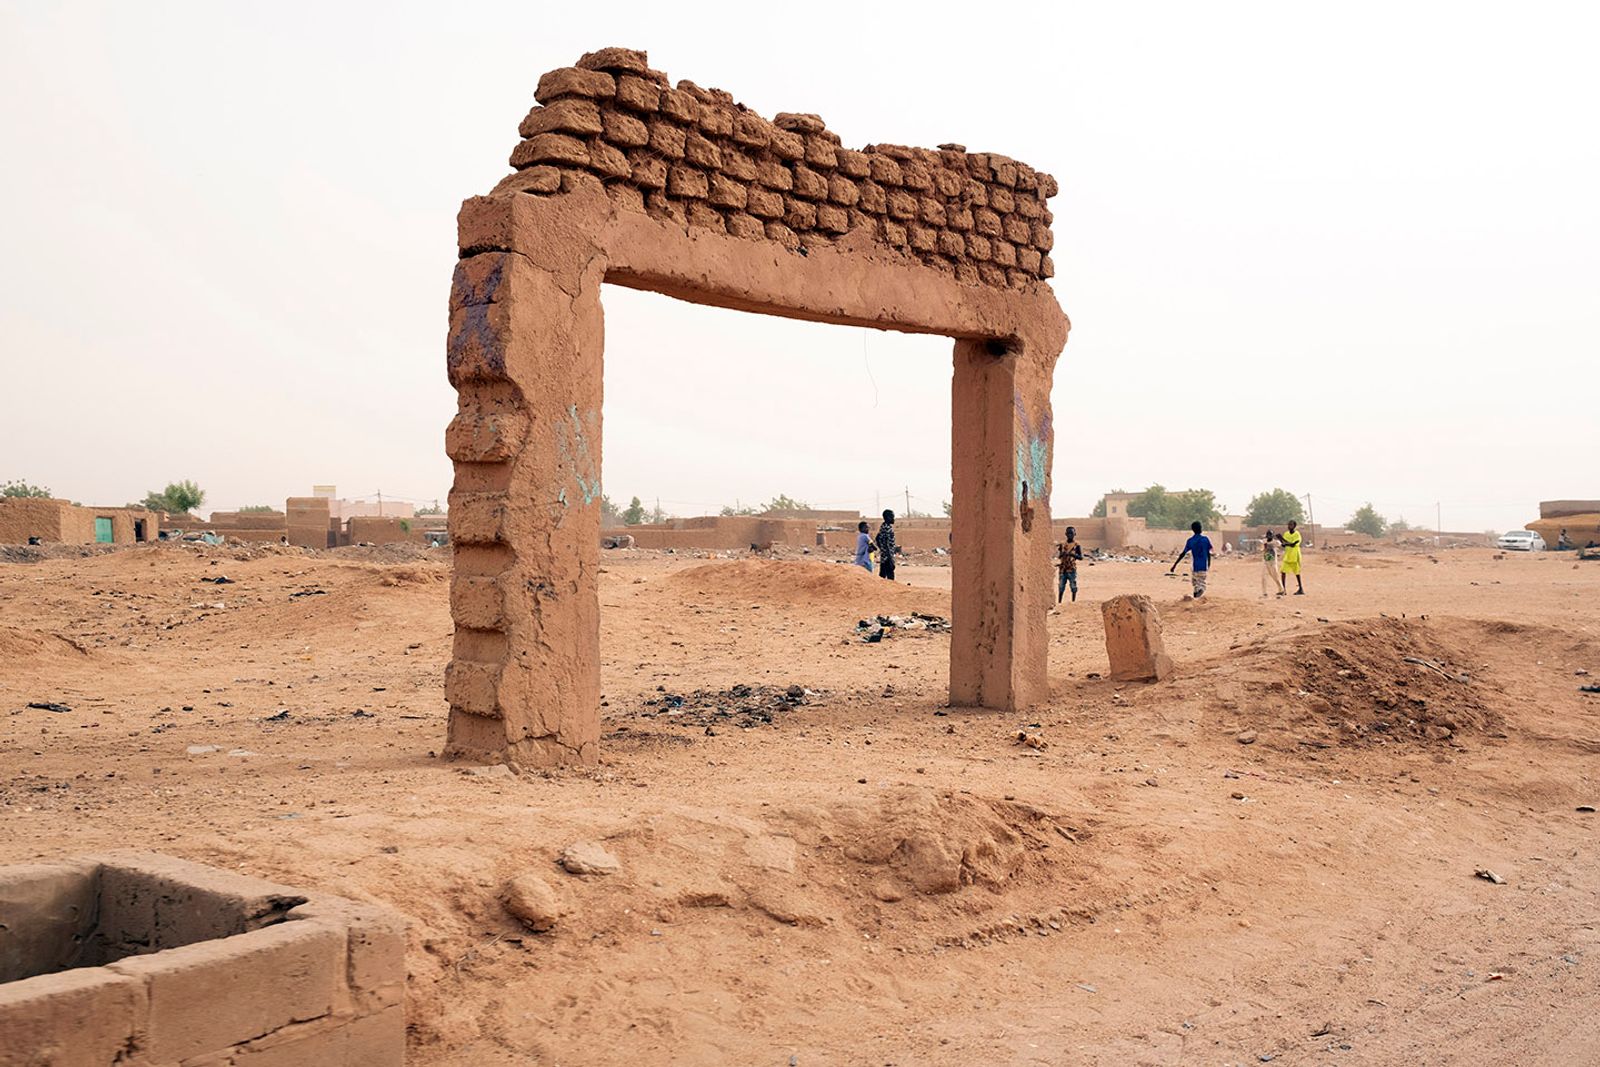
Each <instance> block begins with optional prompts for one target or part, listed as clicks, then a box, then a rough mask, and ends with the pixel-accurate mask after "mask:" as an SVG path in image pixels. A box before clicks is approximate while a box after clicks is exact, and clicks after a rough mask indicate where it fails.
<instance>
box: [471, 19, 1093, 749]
mask: <svg viewBox="0 0 1600 1067" xmlns="http://www.w3.org/2000/svg"><path fill="white" fill-rule="evenodd" d="M534 95H535V97H536V99H537V100H538V101H539V103H540V105H542V106H539V107H535V108H534V109H533V110H532V111H531V112H530V113H529V115H528V117H527V118H526V119H524V120H523V123H522V126H521V133H522V136H523V138H524V139H523V140H522V142H521V143H520V144H519V145H517V147H516V149H515V151H514V152H513V153H512V156H511V163H512V166H513V167H514V168H516V170H515V173H513V174H512V175H510V176H509V177H507V178H506V179H505V180H503V181H502V182H500V184H499V185H497V186H496V187H495V188H494V190H493V191H491V193H490V194H489V195H488V196H482V197H474V198H472V199H470V200H468V201H466V202H465V203H464V204H463V205H462V209H461V214H460V217H459V228H460V233H459V241H460V254H461V260H460V263H459V264H458V265H457V267H456V271H455V277H454V281H453V283H452V286H451V291H450V332H449V341H448V365H449V375H450V382H451V384H452V385H454V386H455V388H456V390H457V392H458V398H459V410H458V414H457V415H456V417H455V419H454V420H453V421H452V422H451V424H450V427H449V429H448V430H447V431H446V436H445V447H446V451H447V452H448V453H449V455H450V458H451V459H452V460H453V461H454V464H455V484H454V487H453V488H452V490H451V493H450V534H451V541H452V543H453V544H454V546H455V549H454V551H455V574H454V580H453V583H452V586H451V594H450V603H451V613H452V615H453V617H454V621H455V644H454V649H453V656H452V659H451V661H450V664H449V666H448V668H447V669H446V673H445V695H446V698H447V700H448V702H449V704H450V726H449V744H448V748H449V751H450V752H452V753H453V754H456V755H461V756H467V757H471V758H484V759H496V760H510V761H513V762H517V763H520V764H525V765H548V764H556V763H568V762H590V761H593V760H594V759H595V758H596V756H597V752H596V747H597V744H598V740H599V733H600V716H599V703H600V658H599V651H600V617H599V616H600V608H599V596H598V569H599V551H600V549H599V543H600V537H599V533H600V455H601V394H602V360H603V344H604V342H603V320H602V312H601V304H600V294H601V285H602V283H604V282H610V283H613V284H616V285H623V286H628V287H630V288H636V289H648V290H652V291H655V292H659V293H664V294H666V295H669V296H674V297H678V298H680V299H683V300H689V301H693V302H696V303H701V304H711V305H716V306H719V307H727V308H733V309H736V310H741V311H753V312H758V313H761V314H767V315H781V316H787V317H790V318H800V319H809V320H813V321H819V322H831V323H836V324H840V325H847V326H866V327H872V328H875V329H884V330H898V331H903V332H907V333H929V334H942V335H944V336H947V337H950V338H953V339H954V341H955V355H954V363H955V372H954V377H953V385H952V389H953V403H952V439H951V441H952V449H951V453H952V484H953V489H954V497H953V507H954V513H953V515H952V535H951V540H952V547H953V549H954V551H953V554H952V615H953V632H952V639H951V653H950V702H951V703H952V704H955V705H964V706H978V707H991V708H999V709H1012V708H1018V707H1024V706H1027V705H1029V704H1032V703H1035V702H1037V701H1038V700H1040V699H1042V698H1043V697H1044V696H1045V695H1046V693H1047V691H1048V686H1047V676H1046V675H1047V670H1046V667H1047V665H1046V634H1045V613H1046V611H1047V610H1048V608H1049V604H1050V593H1051V590H1050V589H1049V582H1048V580H1047V578H1048V575H1049V573H1050V561H1049V552H1050V522H1049V517H1050V516H1049V507H1050V504H1049V501H1050V463H1051V442H1052V425H1051V414H1050V383H1051V376H1052V374H1053V371H1054V367H1055V362H1056V359H1057V357H1058V356H1059V355H1060V353H1061V349H1062V347H1063V345H1064V344H1065V343H1066V338H1067V329H1068V323H1067V319H1066V316H1065V315H1063V314H1062V312H1061V309H1060V307H1059V306H1058V304H1057V303H1056V300H1055V297H1054V295H1053V293H1052V292H1051V291H1050V288H1049V286H1048V285H1047V284H1046V281H1045V279H1047V278H1049V277H1050V276H1051V275H1052V273H1053V267H1052V264H1051V262H1050V258H1049V255H1048V253H1049V251H1050V248H1051V242H1052V237H1051V233H1050V222H1051V215H1050V212H1049V209H1048V208H1047V207H1046V201H1047V199H1048V198H1049V197H1050V196H1053V195H1054V194H1055V192H1056V183H1055V180H1054V179H1053V178H1051V177H1050V176H1049V175H1047V174H1042V173H1040V172H1037V171H1035V170H1033V169H1032V168H1031V167H1028V166H1026V165H1024V164H1021V163H1018V162H1016V161H1014V160H1011V159H1009V158H1007V157H1005V156H1000V155H994V154H988V153H968V152H967V151H966V150H965V149H964V148H963V147H962V146H960V145H944V146H941V147H940V148H939V149H937V150H932V149H921V148H905V147H900V146H895V145H876V146H868V147H867V148H865V149H863V150H861V151H852V150H849V149H846V148H843V147H842V146H841V144H840V139H839V138H838V137H837V136H835V135H834V134H832V133H830V132H829V131H828V130H827V129H826V127H825V126H824V124H823V122H822V120H821V119H820V118H818V117H817V116H815V115H805V114H780V115H778V116H777V118H776V119H775V120H774V121H768V120H766V119H764V118H762V117H761V116H759V115H757V114H755V113H754V112H752V111H749V110H748V109H746V108H744V107H743V106H741V105H739V104H736V103H735V102H734V100H733V98H732V97H731V96H730V95H729V94H727V93H724V92H722V91H720V90H715V89H702V88H700V87H698V86H696V85H694V84H693V83H690V82H679V83H678V84H677V86H676V87H675V88H674V87H672V86H671V85H670V84H669V82H668V79H667V78H666V76H665V75H664V74H661V73H660V72H657V71H654V70H651V69H650V67H649V65H648V63H647V62H646V57H645V54H644V53H642V52H634V51H629V50H626V49H619V48H608V49H602V50H601V51H598V52H593V53H590V54H588V55H586V56H584V57H583V58H582V59H580V60H579V61H578V65H577V66H576V67H572V68H565V69H562V70H556V71H551V72H550V73H548V74H546V75H545V76H544V77H543V78H542V79H540V81H539V86H538V89H537V90H536V92H535V94H534ZM1041 575H1043V576H1045V578H1040V576H1041Z"/></svg>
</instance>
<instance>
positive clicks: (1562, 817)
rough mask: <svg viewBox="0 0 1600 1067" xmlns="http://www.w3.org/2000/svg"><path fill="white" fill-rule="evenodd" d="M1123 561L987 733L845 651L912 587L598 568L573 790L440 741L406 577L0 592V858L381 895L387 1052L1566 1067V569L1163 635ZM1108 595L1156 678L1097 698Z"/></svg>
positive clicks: (1452, 561)
mask: <svg viewBox="0 0 1600 1067" xmlns="http://www.w3.org/2000/svg"><path fill="white" fill-rule="evenodd" d="M411 555H412V556H413V557H415V556H417V555H418V554H416V553H412V554H411ZM397 557H398V558H397ZM1164 569H1165V568H1164V566H1162V565H1158V564H1148V563H1146V564H1139V563H1101V564H1097V565H1093V566H1086V567H1085V568H1084V569H1083V572H1082V589H1083V593H1082V597H1081V599H1080V601H1079V603H1078V604H1077V605H1075V606H1070V607H1069V608H1068V609H1066V610H1064V611H1062V612H1061V613H1060V614H1058V615H1052V616H1051V619H1050V626H1051V631H1052V649H1051V655H1052V674H1053V681H1054V697H1053V700H1052V701H1051V703H1050V704H1049V705H1048V706H1046V707H1041V708H1038V709H1036V710H1034V711H1033V712H1031V713H1029V714H1026V715H1021V716H1017V715H1002V714H996V713H983V712H971V711H965V710H958V709H947V708H945V707H944V706H943V699H944V698H943V686H944V678H945V669H946V663H947V660H948V643H949V636H948V635H947V634H943V633H939V632H935V631H907V632H896V633H893V634H891V636H890V637H889V638H888V639H886V640H884V641H883V642H882V643H879V644H867V643H864V642H862V641H860V640H858V639H857V638H856V637H855V633H854V629H855V624H856V622H857V620H858V619H861V618H865V617H868V616H870V615H876V614H879V613H897V614H906V613H909V612H911V611H913V610H917V611H924V612H930V613H934V614H943V613H947V612H948V605H949V592H948V589H949V572H948V570H944V569H941V568H938V567H916V566H912V567H908V568H906V569H905V572H904V575H903V576H904V577H905V578H907V579H908V583H907V584H902V585H900V586H894V587H891V586H888V585H886V584H884V583H881V582H878V581H877V580H876V579H871V578H869V577H868V576H866V575H865V574H861V573H858V572H855V571H852V570H850V569H849V568H846V567H842V566H837V565H834V564H830V563H824V562H820V561H815V560H802V561H787V562H772V561H713V562H706V561H701V560H690V559H683V558H680V557H674V556H662V555H655V554H648V553H632V552H620V553H607V554H606V557H605V572H604V575H603V578H602V582H603V584H602V603H603V604H604V607H605V613H604V628H605V633H604V663H605V667H604V670H605V676H604V683H605V692H606V707H605V708H604V709H603V711H604V714H605V730H606V740H605V745H604V757H603V761H602V763H601V765H600V766H599V767H597V768H594V769H591V770H572V771H562V772H559V773H551V774H544V775H541V774H533V775H526V776H522V777H514V776H503V777H499V776H483V775H475V774H469V773H466V768H464V767H463V766H461V765H459V764H452V763H450V762H447V761H445V760H443V759H441V758H438V756H437V755H436V753H437V751H438V750H439V749H440V747H441V745H442V738H443V732H444V715H445V708H444V705H443V702H442V699H441V686H440V677H441V672H442V669H443V666H444V663H445V660H446V658H447V656H448V649H449V640H450V637H449V635H450V619H449V612H448V605H447V589H448V568H447V566H446V564H445V563H443V562H440V561H439V559H438V558H437V557H423V558H409V559H408V558H405V554H404V553H388V554H384V553H376V554H375V553H370V552H368V553H363V552H359V551H351V550H346V551H341V552H336V553H326V554H319V555H312V554H309V553H303V552H299V551H297V550H291V551H287V552H284V553H278V552H276V551H273V552H268V553H266V554H261V555H258V556H256V557H255V558H243V557H241V554H240V553H238V552H235V551H232V550H224V549H206V548H195V547H176V546H152V547H145V548H138V549H129V550H125V551H118V552H113V553H107V554H103V555H97V556H94V557H91V558H86V559H72V560H49V561H45V562H39V563H9V564H0V609H3V611H0V771H3V777H0V861H6V862H9V861H20V860H30V859H34V858H40V857H52V856H58V855H64V854H68V853H74V852H81V851H86V850H91V849H100V848H105V847H111V846H117V847H121V846H136V847H148V848H152V849H159V850H162V851H166V852H169V853H173V854H176V855H180V856H184V857H188V858H191V859H196V860H200V861H204V862H208V863H212V864H217V865H221V866H227V867H234V868H238V869H240V870H244V871H247V872H249V873H252V874H258V875H262V876H266V877H269V878H274V879H279V880H282V881H285V882H288V883H290V884H297V885H306V886H317V887H322V888H325V889H327V890H331V891H335V892H339V893H344V894H347V895H350V896H353V897H359V898H364V899H370V900H376V901H382V902H384V903H387V904H389V905H391V906H393V907H395V908H397V909H399V910H400V911H402V912H404V913H405V914H406V915H408V916H409V917H410V919H411V920H412V930H411V935H410V952H409V960H408V963H409V969H410V984H409V992H408V1001H409V1005H408V1010H409V1015H410V1028H411V1062H413V1063H415V1064H419V1065H424V1067H427V1065H441V1067H442V1065H463V1067H464V1065H491V1067H492V1065H499V1064H598V1063H622V1062H630V1063H704V1064H724V1063H726V1064H774V1065H783V1064H792V1065H796V1067H799V1065H805V1067H812V1065H822V1064H902V1065H905V1064H976V1063H1006V1064H1011V1063H1017V1064H1066V1063H1084V1064H1101V1063H1104V1064H1172V1063H1194V1064H1228V1063H1250V1064H1254V1063H1260V1062H1275V1063H1291V1064H1301V1063H1306V1064H1324V1063H1326V1064H1402V1063H1431V1064H1451V1063H1468V1062H1472V1063H1480V1062H1485V1061H1488V1062H1500V1063H1517V1064H1572V1063H1586V1062H1596V1061H1597V1060H1600V1010H1597V1009H1600V996H1597V994H1596V993H1595V988H1596V980H1597V976H1600V945H1597V943H1596V942H1597V923H1600V916H1597V913H1596V908H1595V900H1596V894H1597V892H1600V863H1597V860H1596V853H1595V841H1596V828H1597V823H1596V821H1595V820H1596V819H1597V818H1600V816H1597V815H1594V814H1588V813H1581V812H1578V811H1577V810H1576V808H1577V807H1578V806H1579V805H1585V804H1595V803H1597V802H1600V787H1597V785H1596V781H1595V773H1596V753H1597V752H1600V696H1594V695H1588V694H1583V693H1580V692H1579V691H1578V686H1579V685H1580V684H1582V683H1584V682H1586V681H1590V680H1596V676H1600V610H1597V606H1600V564H1582V565H1577V566H1575V565H1574V562H1573V560H1572V558H1571V556H1570V555H1558V554H1555V553H1549V554H1545V555H1542V556H1519V557H1511V558H1505V559H1497V558H1494V555H1493V553H1491V552H1489V551H1486V550H1461V551H1452V552H1442V553H1439V554H1438V555H1437V556H1436V557H1430V556H1429V555H1427V554H1425V553H1410V554H1405V553H1399V552H1395V553H1392V554H1387V555H1384V554H1358V553H1322V554H1308V567H1307V585H1308V587H1309V590H1310V595H1308V596H1305V597H1299V598H1286V599H1281V600H1280V599H1277V598H1270V599H1266V600H1263V599H1261V598H1260V597H1259V596H1258V595H1257V594H1258V590H1259V582H1258V571H1257V569H1256V565H1255V564H1254V563H1251V562H1247V561H1240V560H1225V561H1223V562H1222V563H1221V564H1220V565H1219V569H1218V571H1217V572H1216V576H1215V577H1214V578H1213V580H1212V595H1211V596H1210V597H1208V598H1207V602H1205V603H1200V604H1195V603H1191V602H1187V601H1184V600H1183V599H1182V596H1183V593H1184V592H1186V590H1187V583H1186V582H1184V581H1182V580H1181V579H1176V578H1167V577H1165V576H1164V574H1163V572H1164ZM220 575H226V576H227V577H228V578H229V579H231V581H230V582H229V583H228V584H221V585H218V584H212V583H210V582H205V581H203V579H207V578H215V577H218V576H220ZM1121 592H1144V593H1148V594H1149V595H1151V596H1152V597H1154V598H1156V600H1157V601H1158V603H1159V604H1160V605H1161V608H1162V612H1163V616H1164V619H1165V622H1166V634H1167V645H1168V649H1169V651H1171V652H1172V654H1173V655H1174V657H1175V659H1176V661H1177V663H1178V667H1179V671H1178V675H1177V677H1176V678H1174V679H1173V680H1171V681H1169V682H1164V683H1160V684H1156V685H1131V686H1123V685H1116V684H1113V683H1111V682H1109V681H1107V680H1105V679H1103V678H1101V677H1100V676H1099V675H1100V674H1102V673H1103V672H1104V671H1105V669H1106V662H1105V652H1104V646H1103V640H1102V633H1101V629H1100V622H1099V618H1100V613H1099V609H1098V601H1099V600H1100V599H1102V598H1104V597H1107V596H1110V595H1114V594H1116V593H1121ZM294 594H307V595H298V596H297V595H294ZM1407 655H1412V656H1414V657H1415V658H1421V659H1427V660H1431V661H1433V662H1434V663H1436V664H1438V665H1439V668H1440V669H1439V670H1435V669H1432V668H1430V667H1427V666H1419V665H1415V664H1409V663H1406V662H1405V659H1404V657H1405V656H1407ZM1584 670H1587V671H1591V672H1593V674H1591V675H1590V676H1589V677H1588V678H1583V677H1579V676H1577V675H1576V674H1575V672H1578V671H1584ZM1462 674H1464V675H1465V676H1466V680H1461V678H1459V677H1458V675H1462ZM735 686H740V687H743V686H749V687H752V690H751V692H749V693H748V694H747V693H746V692H745V691H744V689H743V688H740V689H738V690H734V687H735ZM791 686H798V687H802V689H803V690H808V691H809V692H807V693H806V694H805V695H802V696H797V697H796V698H794V699H792V700H791V699H790V698H788V697H786V696H785V695H784V694H786V693H787V692H788V691H789V687H791ZM730 691H732V692H730ZM799 692H800V690H796V693H797V694H798V693H799ZM674 698H682V699H681V702H680V701H678V700H677V699H674ZM30 701H58V702H61V703H64V704H66V705H69V706H70V707H71V710H70V711H67V712H53V711H49V710H41V709H36V708H28V707H26V705H27V703H28V702H30ZM1248 731H1254V732H1255V733H1254V736H1255V738H1256V739H1255V740H1254V742H1253V743H1250V744H1243V743H1241V741H1240V740H1239V738H1240V737H1241V736H1244V737H1249V736H1251V735H1250V734H1249V733H1248ZM1019 732H1022V733H1027V734H1031V735H1036V736H1038V737H1039V738H1040V739H1041V740H1042V741H1043V742H1044V747H1042V748H1035V747H1032V746H1030V745H1027V744H1020V743H1018V741H1017V735H1018V733H1019ZM191 746H218V748H217V749H216V750H214V751H197V752H195V753H192V754H191V752H190V748H191ZM580 840H586V841H592V842H596V843H598V844H600V845H602V846H603V847H604V848H605V849H607V850H609V851H610V852H611V853H613V854H614V855H615V856H616V857H617V858H618V859H619V861H620V866H621V869H620V871H618V872H617V873H614V874H611V875H604V876H600V875H592V876H583V877H580V876H575V875H570V874H567V873H566V872H564V871H563V870H562V869H561V868H559V867H558V866H557V865H556V862H555V860H556V857H557V855H558V854H559V853H560V852H561V850H562V849H563V848H565V847H566V846H568V845H569V844H572V843H573V842H575V841H580ZM1480 868H1487V869H1490V870H1493V871H1494V872H1496V873H1497V874H1499V875H1500V876H1502V877H1503V878H1504V879H1505V884H1502V885H1496V884H1492V883H1491V882H1489V881H1486V880H1483V879H1481V878H1478V877H1475V876H1474V872H1475V871H1476V870H1477V869H1480ZM525 872H532V873H534V874H535V875H537V876H538V877H540V878H542V879H544V880H545V881H546V882H547V883H548V885H549V886H550V887H551V889H552V890H553V891H554V892H555V893H556V894H557V895H558V897H559V898H560V900H561V901H562V904H563V907H564V908H565V909H566V914H565V915H564V916H563V917H562V919H561V921H560V922H559V924H558V925H557V926H556V927H555V928H554V929H553V930H552V931H550V932H548V933H544V934H534V933H531V932H527V931H525V930H523V929H522V928H521V927H520V926H519V925H518V924H517V923H515V922H514V921H512V920H511V919H510V918H508V917H507V915H506V914H505V912H504V910H503V909H502V907H501V905H500V902H499V895H500V893H501V891H502V887H503V886H504V884H505V883H506V881H507V880H508V879H510V878H512V877H513V876H516V875H519V874H522V873H525Z"/></svg>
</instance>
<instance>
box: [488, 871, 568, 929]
mask: <svg viewBox="0 0 1600 1067" xmlns="http://www.w3.org/2000/svg"><path fill="white" fill-rule="evenodd" d="M500 901H501V903H502V904H504V905H505V909H506V913H507V914H508V915H510V916H511V917H512V918H513V919H516V920H517V921H518V922H520V923H521V924H522V925H523V926H526V927H527V928H528V929H529V930H532V931H533V932H534V933H536V934H542V933H545V932H546V931H548V930H551V929H553V928H554V927H555V925H556V923H557V922H559V921H560V919H561V916H562V915H563V914H565V912H566V909H565V908H563V907H562V905H561V898H560V897H558V896H557V895H556V891H555V890H554V889H551V888H550V883H548V882H546V881H545V880H544V879H543V878H541V877H539V876H538V875H537V874H534V873H533V872H532V871H525V872H523V873H522V874H519V875H517V876H516V877H515V878H513V879H511V881H509V882H507V883H506V886H505V889H504V890H503V891H502V892H501V894H500Z"/></svg>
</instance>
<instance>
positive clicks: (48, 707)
mask: <svg viewBox="0 0 1600 1067" xmlns="http://www.w3.org/2000/svg"><path fill="white" fill-rule="evenodd" d="M28 707H30V708H38V709H39V710H40V711H53V712H56V713H57V714H60V713H61V712H64V711H71V710H72V708H71V707H69V706H68V705H66V704H62V703H59V702H57V701H54V700H30V701H28Z"/></svg>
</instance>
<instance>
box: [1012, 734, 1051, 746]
mask: <svg viewBox="0 0 1600 1067" xmlns="http://www.w3.org/2000/svg"><path fill="white" fill-rule="evenodd" d="M1017 744H1019V745H1027V746H1028V747H1029V748H1032V749H1044V748H1049V747H1050V742H1048V741H1046V740H1045V739H1044V738H1043V737H1042V736H1041V735H1039V734H1030V733H1029V732H1028V731H1026V730H1018V731H1017Z"/></svg>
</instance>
